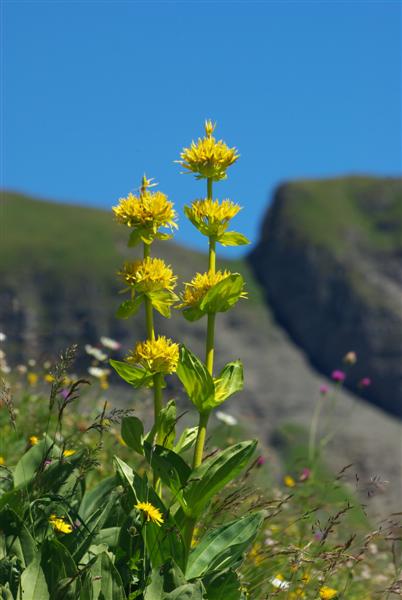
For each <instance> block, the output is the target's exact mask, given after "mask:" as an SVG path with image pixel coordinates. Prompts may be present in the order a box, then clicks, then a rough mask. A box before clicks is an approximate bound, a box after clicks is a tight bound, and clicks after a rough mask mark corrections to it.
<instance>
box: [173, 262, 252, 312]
mask: <svg viewBox="0 0 402 600" xmlns="http://www.w3.org/2000/svg"><path fill="white" fill-rule="evenodd" d="M243 290H244V279H243V277H242V276H241V275H240V273H231V274H230V275H228V276H227V277H225V278H224V279H222V281H219V283H216V284H215V285H214V286H213V287H211V288H210V289H209V290H208V291H207V292H206V294H205V295H204V296H203V297H202V299H201V301H200V302H199V303H198V304H197V305H196V306H189V307H187V308H184V309H183V316H184V317H185V318H186V319H187V321H198V319H201V317H203V316H204V315H207V314H210V313H217V312H226V311H228V310H229V309H230V308H231V307H232V306H234V305H235V304H236V302H237V301H238V300H239V298H241V297H245V292H244V291H243Z"/></svg>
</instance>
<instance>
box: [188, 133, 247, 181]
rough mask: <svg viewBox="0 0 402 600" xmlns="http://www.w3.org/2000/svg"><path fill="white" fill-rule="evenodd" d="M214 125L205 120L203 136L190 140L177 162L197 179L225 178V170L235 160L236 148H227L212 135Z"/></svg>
mask: <svg viewBox="0 0 402 600" xmlns="http://www.w3.org/2000/svg"><path fill="white" fill-rule="evenodd" d="M214 129H215V125H213V124H212V122H211V121H206V122H205V137H203V138H198V141H197V142H194V141H193V142H191V146H190V147H189V148H184V149H183V151H182V153H181V154H180V158H181V160H179V161H178V163H179V164H180V165H181V166H182V167H184V168H185V169H187V171H190V172H192V173H194V174H195V176H196V178H197V179H203V178H211V179H213V180H215V181H219V180H220V179H225V178H226V170H227V169H228V167H230V165H232V164H233V163H235V162H236V160H237V159H238V158H239V154H238V152H237V149H236V148H229V146H227V145H226V144H225V142H223V141H222V140H219V141H217V140H216V139H215V138H214V137H213V135H212V134H213V132H214Z"/></svg>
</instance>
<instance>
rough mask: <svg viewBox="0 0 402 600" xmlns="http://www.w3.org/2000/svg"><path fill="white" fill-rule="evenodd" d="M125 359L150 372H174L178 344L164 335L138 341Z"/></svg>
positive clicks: (177, 360)
mask: <svg viewBox="0 0 402 600" xmlns="http://www.w3.org/2000/svg"><path fill="white" fill-rule="evenodd" d="M126 361H127V362H129V363H134V364H137V365H141V366H142V367H144V369H146V370H147V371H150V372H151V373H164V374H169V373H174V372H175V371H176V369H177V364H178V362H179V344H176V343H174V342H172V340H170V339H168V338H166V337H165V336H164V335H161V336H158V337H157V338H156V339H155V340H145V342H138V344H137V345H136V346H135V348H134V350H133V352H132V353H131V354H129V355H128V357H127V358H126Z"/></svg>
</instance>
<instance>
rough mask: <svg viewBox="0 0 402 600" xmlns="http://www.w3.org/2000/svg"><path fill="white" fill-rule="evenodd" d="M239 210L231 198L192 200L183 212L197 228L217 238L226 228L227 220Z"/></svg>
mask: <svg viewBox="0 0 402 600" xmlns="http://www.w3.org/2000/svg"><path fill="white" fill-rule="evenodd" d="M240 210H241V207H240V206H239V205H238V204H235V203H234V202H232V201H231V200H222V202H219V200H210V199H209V198H205V199H204V200H194V202H193V203H192V204H191V206H186V207H185V208H184V212H185V213H186V216H187V217H188V218H189V219H190V221H191V222H192V224H193V225H194V226H195V227H197V229H198V230H199V231H200V232H201V233H203V234H204V235H207V236H214V237H217V238H219V236H221V235H222V234H223V233H224V232H225V231H226V229H227V226H228V224H229V221H230V220H231V219H233V217H235V216H236V215H237V213H238V212H239V211H240Z"/></svg>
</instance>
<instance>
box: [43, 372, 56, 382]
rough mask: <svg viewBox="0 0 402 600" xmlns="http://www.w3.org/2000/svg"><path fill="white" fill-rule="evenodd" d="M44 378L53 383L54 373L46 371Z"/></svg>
mask: <svg viewBox="0 0 402 600" xmlns="http://www.w3.org/2000/svg"><path fill="white" fill-rule="evenodd" d="M43 379H44V380H45V381H46V383H52V382H53V381H54V377H53V375H50V373H46V375H45V376H44V378H43Z"/></svg>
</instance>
